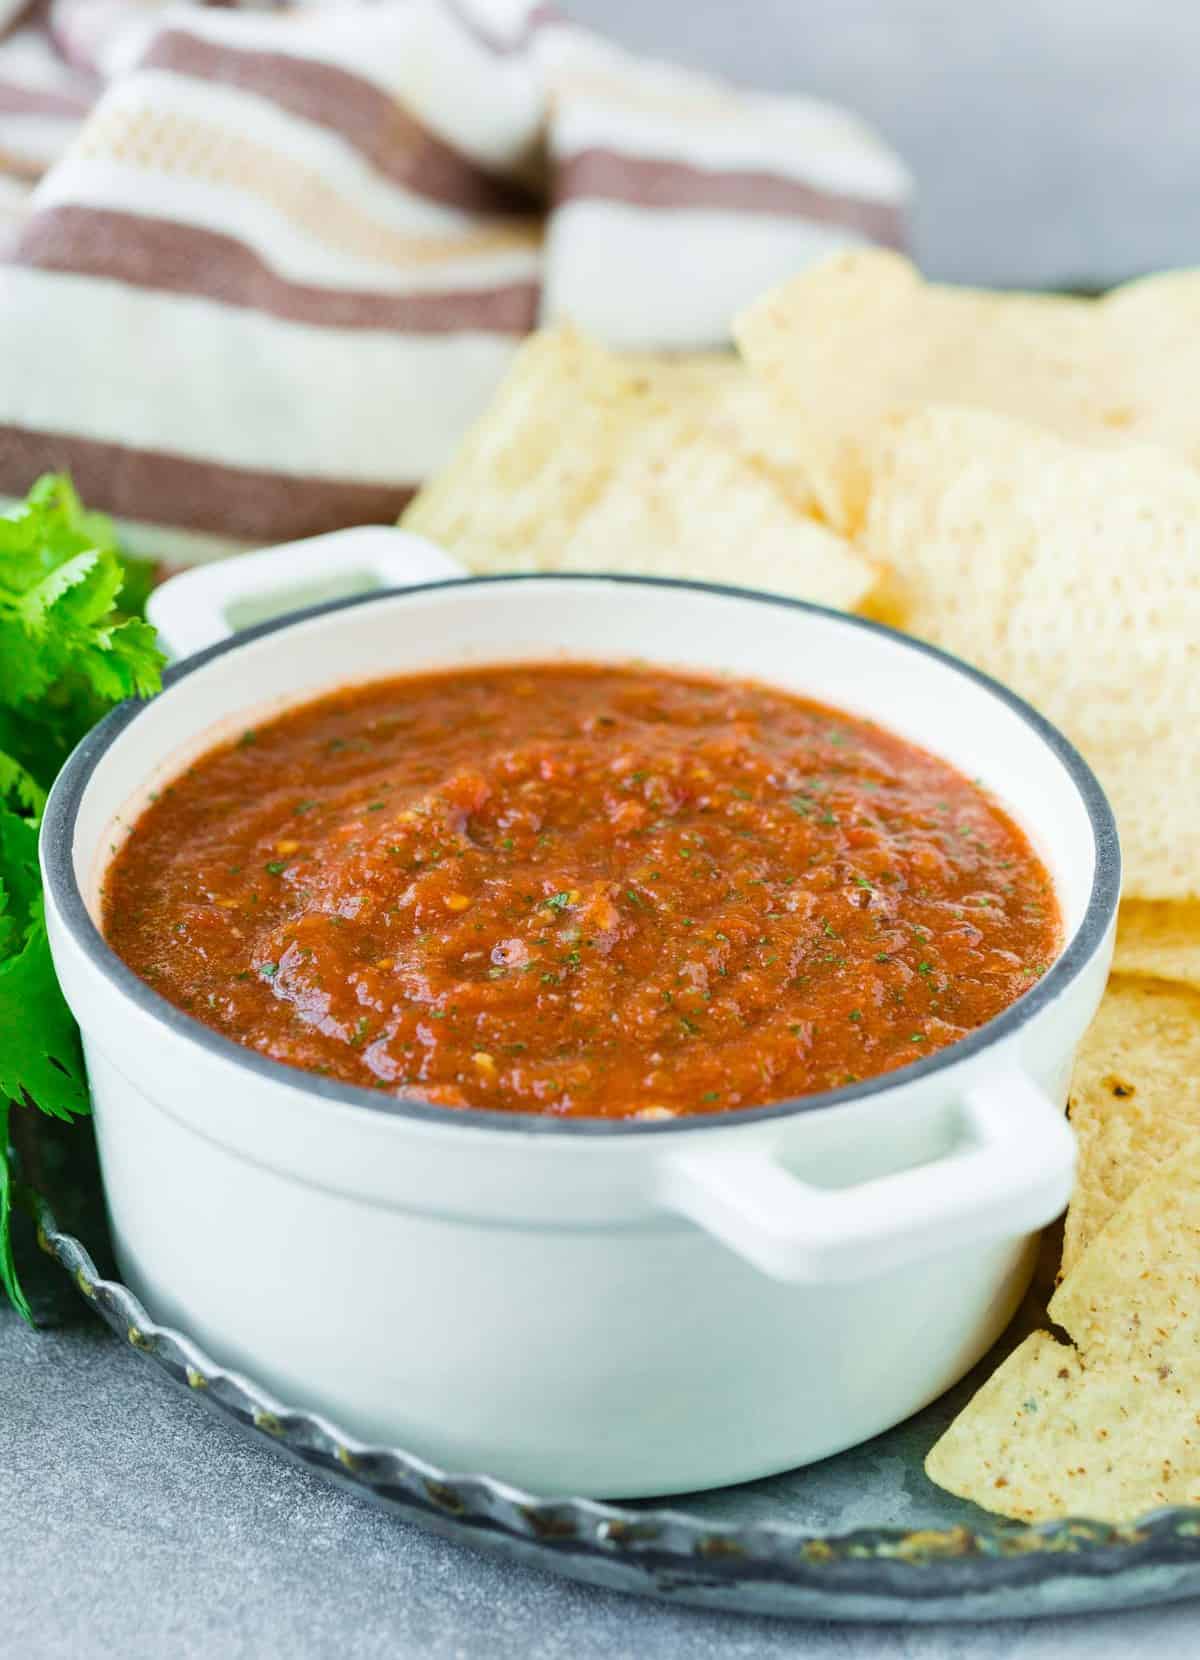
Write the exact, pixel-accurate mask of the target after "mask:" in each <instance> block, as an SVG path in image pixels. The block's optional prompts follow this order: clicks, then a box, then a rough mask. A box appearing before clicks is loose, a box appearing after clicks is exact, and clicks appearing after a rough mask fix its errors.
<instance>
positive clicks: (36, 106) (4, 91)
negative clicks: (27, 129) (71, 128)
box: [0, 81, 91, 120]
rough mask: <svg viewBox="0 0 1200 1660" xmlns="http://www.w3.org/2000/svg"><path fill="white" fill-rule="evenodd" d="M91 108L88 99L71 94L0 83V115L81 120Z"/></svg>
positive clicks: (7, 82)
mask: <svg viewBox="0 0 1200 1660" xmlns="http://www.w3.org/2000/svg"><path fill="white" fill-rule="evenodd" d="M90 108H91V105H90V103H89V101H88V99H86V98H75V97H72V95H71V94H70V93H69V92H54V91H52V90H51V89H50V88H48V87H25V86H14V85H13V83H12V82H11V81H0V115H53V116H56V117H63V116H65V117H66V118H67V119H68V120H80V119H82V117H83V116H85V115H86V114H87V112H88V110H89V109H90Z"/></svg>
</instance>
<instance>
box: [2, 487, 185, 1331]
mask: <svg viewBox="0 0 1200 1660" xmlns="http://www.w3.org/2000/svg"><path fill="white" fill-rule="evenodd" d="M149 586H150V567H149V566H148V565H146V564H144V563H142V562H140V561H136V560H129V559H126V558H124V557H122V555H121V554H120V553H119V551H118V548H117V543H116V538H115V535H114V533H113V528H112V526H111V524H110V523H109V522H108V520H107V519H105V518H102V517H101V516H100V515H98V514H94V513H87V512H85V511H84V509H83V507H82V506H81V505H80V502H79V498H78V497H77V496H76V494H75V491H74V489H73V488H72V485H71V483H70V480H69V479H66V478H63V477H58V476H54V475H48V476H47V477H45V478H42V479H39V480H38V482H37V483H36V484H35V485H34V487H33V489H32V490H31V491H30V492H29V495H28V497H27V498H26V500H25V501H24V502H23V503H22V504H21V505H20V506H18V507H16V508H14V509H12V510H11V511H10V512H8V513H2V514H0V1286H2V1287H3V1289H4V1291H5V1292H6V1293H7V1295H8V1297H9V1300H10V1301H11V1302H12V1303H13V1305H14V1306H15V1307H16V1308H17V1309H18V1310H19V1311H20V1312H21V1313H22V1314H23V1315H24V1316H25V1318H26V1319H28V1318H29V1305H28V1303H27V1301H26V1299H25V1296H24V1294H23V1292H22V1290H21V1287H20V1284H19V1282H18V1280H17V1276H16V1270H15V1267H14V1263H13V1255H12V1243H11V1237H10V1223H11V1216H12V1206H13V1203H14V1198H15V1197H16V1195H15V1193H14V1182H13V1179H12V1172H11V1167H10V1161H9V1137H8V1132H9V1121H10V1118H11V1115H12V1112H13V1111H14V1110H21V1109H23V1108H24V1109H28V1108H31V1107H36V1108H38V1109H40V1110H41V1111H42V1112H45V1113H50V1114H52V1115H53V1116H54V1117H56V1118H62V1119H71V1118H73V1117H75V1116H76V1115H78V1114H81V1113H86V1112H87V1110H88V1096H87V1085H86V1081H85V1078H84V1070H83V1056H82V1052H81V1050H80V1046H79V1034H78V1031H77V1030H76V1027H75V1022H74V1020H73V1019H72V1018H71V1013H70V1011H69V1009H68V1008H67V1005H66V1003H65V1002H64V1001H63V996H62V993H61V991H60V990H59V988H58V982H57V980H56V979H55V977H54V968H53V965H52V963H51V960H50V949H49V946H48V944H47V941H46V927H45V921H44V916H43V907H42V886H41V877H40V875H39V871H38V862H37V832H38V821H39V816H40V814H41V811H42V808H43V806H44V804H45V799H46V793H47V791H48V790H49V788H50V785H51V784H52V783H53V781H54V776H55V774H56V773H57V772H58V769H59V767H60V766H61V765H62V763H63V761H64V760H65V759H66V757H67V756H68V755H69V754H70V752H71V750H72V749H73V748H74V747H75V745H76V743H78V741H79V739H80V738H82V737H83V735H84V733H85V732H87V731H88V729H89V728H90V727H92V726H93V725H95V723H96V721H97V720H99V719H100V717H101V716H102V715H103V714H104V713H105V712H106V711H107V710H108V709H109V708H110V707H111V706H112V705H113V704H114V703H118V702H120V701H121V700H122V699H124V698H126V697H134V696H140V697H145V696H149V695H150V694H151V693H153V692H155V691H157V690H158V688H159V685H160V684H161V671H162V665H163V661H164V659H163V656H162V653H161V652H160V651H159V650H158V647H157V644H156V643H155V636H154V630H153V629H152V628H151V627H150V625H149V624H148V623H146V622H145V621H143V620H142V618H141V617H140V616H139V615H138V614H137V613H138V612H140V611H141V609H142V607H143V606H144V604H145V599H146V595H147V593H148V592H149Z"/></svg>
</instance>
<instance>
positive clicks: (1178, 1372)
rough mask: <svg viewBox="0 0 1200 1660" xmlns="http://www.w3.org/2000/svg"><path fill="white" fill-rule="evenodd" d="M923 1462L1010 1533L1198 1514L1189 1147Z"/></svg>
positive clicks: (1197, 1319)
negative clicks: (1075, 1521) (1007, 1519)
mask: <svg viewBox="0 0 1200 1660" xmlns="http://www.w3.org/2000/svg"><path fill="white" fill-rule="evenodd" d="M1049 1313H1050V1318H1051V1319H1052V1320H1053V1321H1055V1322H1056V1323H1057V1324H1058V1325H1059V1326H1061V1327H1062V1329H1063V1330H1064V1331H1065V1332H1066V1333H1067V1335H1068V1337H1069V1338H1070V1339H1071V1340H1072V1341H1071V1342H1070V1343H1060V1342H1059V1341H1058V1340H1057V1339H1056V1338H1054V1337H1052V1336H1051V1335H1050V1334H1049V1333H1047V1332H1035V1333H1034V1335H1033V1336H1032V1337H1029V1338H1026V1340H1025V1342H1024V1343H1022V1344H1021V1345H1020V1347H1019V1348H1017V1349H1016V1350H1014V1352H1013V1353H1012V1354H1011V1355H1010V1356H1009V1358H1008V1359H1007V1360H1006V1361H1005V1362H1004V1363H1003V1365H1001V1366H1000V1367H999V1369H998V1370H997V1371H996V1372H995V1373H994V1374H993V1375H992V1377H991V1378H990V1379H989V1380H988V1382H987V1383H985V1384H984V1386H983V1388H982V1389H981V1390H980V1391H979V1393H978V1394H977V1395H976V1396H975V1397H974V1399H973V1400H972V1401H971V1402H970V1404H969V1405H968V1406H967V1407H966V1408H965V1410H964V1411H962V1412H961V1413H960V1414H959V1415H958V1417H957V1418H956V1419H955V1421H954V1422H953V1424H951V1426H950V1428H949V1429H948V1430H947V1431H946V1433H945V1434H944V1435H943V1436H942V1438H941V1440H940V1441H939V1442H938V1443H937V1445H936V1446H935V1447H934V1448H933V1450H932V1452H931V1453H930V1454H929V1457H928V1458H927V1460H926V1463H925V1468H926V1471H927V1472H928V1474H929V1477H930V1479H931V1480H932V1481H935V1482H937V1483H938V1485H939V1486H941V1487H945V1488H946V1489H947V1490H948V1491H949V1492H952V1493H957V1494H958V1495H959V1497H961V1498H965V1499H972V1500H974V1502H975V1503H976V1504H980V1505H983V1506H984V1508H985V1509H987V1510H994V1511H997V1512H999V1514H1001V1515H1003V1516H1013V1517H1016V1518H1019V1519H1021V1520H1023V1521H1029V1522H1037V1521H1045V1520H1048V1519H1050V1518H1052V1517H1056V1516H1081V1517H1088V1518H1094V1519H1095V1520H1098V1521H1107V1522H1128V1521H1132V1520H1134V1519H1136V1518H1137V1517H1139V1516H1141V1515H1143V1514H1145V1512H1146V1511H1148V1510H1152V1509H1156V1508H1158V1507H1159V1506H1162V1505H1175V1504H1180V1505H1195V1504H1200V1139H1195V1140H1192V1141H1191V1142H1189V1143H1188V1144H1187V1145H1186V1147H1184V1149H1183V1150H1182V1151H1181V1152H1179V1153H1177V1154H1176V1155H1175V1156H1174V1158H1172V1159H1171V1160H1170V1161H1169V1162H1168V1163H1167V1164H1164V1165H1163V1166H1161V1167H1160V1168H1159V1169H1158V1170H1157V1171H1156V1173H1155V1174H1154V1175H1153V1176H1151V1177H1150V1178H1149V1180H1147V1181H1146V1182H1144V1183H1143V1184H1142V1186H1141V1187H1140V1188H1138V1190H1137V1191H1136V1192H1135V1193H1134V1194H1133V1196H1132V1198H1130V1199H1129V1200H1128V1201H1127V1203H1126V1204H1125V1205H1124V1207H1123V1208H1122V1209H1121V1210H1120V1211H1119V1212H1118V1213H1117V1214H1116V1216H1114V1218H1113V1219H1112V1221H1111V1222H1110V1223H1109V1224H1108V1226H1107V1228H1105V1230H1104V1231H1103V1233H1101V1234H1100V1235H1099V1236H1098V1238H1096V1239H1095V1240H1094V1241H1093V1242H1092V1244H1091V1246H1090V1247H1089V1249H1088V1251H1087V1252H1086V1253H1085V1255H1084V1256H1083V1257H1082V1258H1081V1259H1080V1261H1079V1263H1078V1265H1077V1267H1076V1268H1075V1270H1074V1271H1073V1272H1072V1273H1071V1274H1070V1275H1069V1276H1068V1278H1067V1279H1066V1280H1065V1281H1064V1282H1063V1284H1062V1285H1061V1286H1060V1287H1059V1289H1058V1291H1057V1292H1056V1293H1055V1295H1054V1297H1053V1298H1052V1299H1051V1302H1050V1309H1049Z"/></svg>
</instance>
